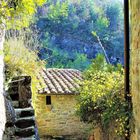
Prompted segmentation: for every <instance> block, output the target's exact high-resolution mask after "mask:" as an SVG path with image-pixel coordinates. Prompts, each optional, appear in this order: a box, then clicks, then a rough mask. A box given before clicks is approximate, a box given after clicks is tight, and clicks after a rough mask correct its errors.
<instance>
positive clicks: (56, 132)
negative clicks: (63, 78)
mask: <svg viewBox="0 0 140 140" xmlns="http://www.w3.org/2000/svg"><path fill="white" fill-rule="evenodd" d="M75 96H76V95H52V96H51V100H52V104H51V105H46V95H37V96H36V98H35V106H34V108H35V117H36V121H37V127H38V130H39V135H40V137H43V136H65V137H66V136H68V137H71V136H73V137H74V138H77V139H78V138H84V137H86V139H87V136H88V132H89V130H90V126H89V125H87V124H85V123H82V122H81V121H80V119H79V117H78V116H76V114H75V105H76V100H75Z"/></svg>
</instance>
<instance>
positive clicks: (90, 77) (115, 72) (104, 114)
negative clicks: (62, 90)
mask: <svg viewBox="0 0 140 140" xmlns="http://www.w3.org/2000/svg"><path fill="white" fill-rule="evenodd" d="M93 34H95V35H96V33H95V32H93ZM123 86H124V75H123V72H122V70H121V69H120V68H117V67H114V66H110V65H108V64H105V62H104V58H103V56H101V55H99V56H97V58H96V59H95V60H94V61H93V64H92V66H91V67H90V68H89V69H88V70H87V71H85V73H84V80H83V82H82V83H81V88H80V90H79V91H80V96H79V97H78V105H77V113H78V114H79V115H80V117H81V119H82V120H83V121H87V122H92V123H94V126H96V125H98V124H100V125H101V126H102V127H103V128H102V129H103V130H104V131H105V132H106V130H108V129H107V128H108V127H109V125H110V124H111V123H112V122H116V124H115V127H114V130H112V132H113V131H114V132H116V133H117V134H118V135H121V136H123V135H125V129H124V126H125V125H126V118H127V115H126V112H125V107H126V103H125V99H124V95H123ZM107 133H108V132H107Z"/></svg>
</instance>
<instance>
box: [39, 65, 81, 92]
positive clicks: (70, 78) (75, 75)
mask: <svg viewBox="0 0 140 140" xmlns="http://www.w3.org/2000/svg"><path fill="white" fill-rule="evenodd" d="M39 77H40V78H42V79H43V81H44V83H45V86H42V85H41V83H40V88H39V89H38V93H39V94H76V93H78V91H77V88H79V86H80V85H79V81H81V80H82V75H81V72H80V71H78V70H75V69H57V68H49V69H43V70H42V71H41V72H40V74H39ZM41 87H44V88H41Z"/></svg>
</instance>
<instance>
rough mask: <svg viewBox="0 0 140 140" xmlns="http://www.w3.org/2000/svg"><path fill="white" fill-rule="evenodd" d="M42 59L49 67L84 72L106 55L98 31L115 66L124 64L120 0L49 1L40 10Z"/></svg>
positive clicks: (38, 21) (38, 18) (37, 24)
mask: <svg viewBox="0 0 140 140" xmlns="http://www.w3.org/2000/svg"><path fill="white" fill-rule="evenodd" d="M35 25H36V26H37V29H38V30H39V34H38V36H39V39H40V40H41V41H40V43H41V44H40V45H42V48H41V50H40V54H39V57H40V58H41V59H44V60H47V63H48V64H47V67H59V68H61V67H64V68H77V69H80V70H84V69H86V68H87V67H88V65H89V64H90V63H91V60H92V59H93V58H95V57H96V55H97V54H98V53H103V51H102V49H101V47H100V44H99V42H98V40H97V38H96V37H95V36H93V35H92V32H96V34H97V35H98V37H99V38H100V40H101V43H102V45H103V47H104V49H105V51H106V53H107V56H108V58H109V60H110V61H111V62H112V63H114V61H116V60H114V59H115V58H120V61H121V63H122V64H123V5H122V3H121V1H119V0H115V1H114V0H104V1H99V0H86V1H85V0H78V1H75V0H73V1H71V0H63V1H60V0H55V1H54V0H50V1H48V3H47V4H46V5H45V6H43V7H42V8H39V9H38V13H37V14H36V19H35Z"/></svg>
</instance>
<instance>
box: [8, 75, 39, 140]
mask: <svg viewBox="0 0 140 140" xmlns="http://www.w3.org/2000/svg"><path fill="white" fill-rule="evenodd" d="M27 78H28V77H25V79H23V80H18V79H16V80H15V81H16V82H12V83H11V85H10V88H9V95H10V98H11V102H12V106H13V107H14V110H15V116H16V118H15V124H14V125H15V134H14V135H15V138H16V140H39V136H38V131H37V128H36V125H35V118H34V110H33V108H32V106H31V103H28V101H29V100H30V95H29V94H30V93H31V91H30V85H27V80H28V79H27ZM25 80H26V81H25ZM25 84H26V85H25ZM26 95H27V98H25V97H26Z"/></svg>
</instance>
